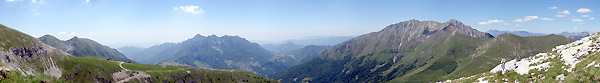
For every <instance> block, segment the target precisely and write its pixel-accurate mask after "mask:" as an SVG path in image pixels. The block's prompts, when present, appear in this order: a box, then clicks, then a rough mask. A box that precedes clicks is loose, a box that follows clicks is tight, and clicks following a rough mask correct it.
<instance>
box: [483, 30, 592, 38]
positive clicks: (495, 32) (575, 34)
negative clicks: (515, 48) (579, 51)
mask: <svg viewBox="0 0 600 83" xmlns="http://www.w3.org/2000/svg"><path fill="white" fill-rule="evenodd" d="M487 33H490V34H492V35H494V36H498V35H501V34H504V33H510V34H515V35H518V36H523V37H529V36H544V35H546V34H542V33H531V32H527V31H500V30H489V31H487ZM557 35H562V36H565V37H567V38H571V39H576V40H579V39H581V38H583V37H586V36H589V35H590V33H589V32H585V31H584V32H566V31H565V32H562V33H558V34H557Z"/></svg>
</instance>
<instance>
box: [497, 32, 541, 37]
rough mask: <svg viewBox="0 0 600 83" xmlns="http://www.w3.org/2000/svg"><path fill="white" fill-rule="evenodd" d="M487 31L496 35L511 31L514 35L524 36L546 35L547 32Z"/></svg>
mask: <svg viewBox="0 0 600 83" xmlns="http://www.w3.org/2000/svg"><path fill="white" fill-rule="evenodd" d="M487 33H490V34H492V35H494V36H499V35H501V34H504V33H510V34H514V35H518V36H523V37H529V36H544V35H546V34H542V33H530V32H527V31H500V30H489V31H487Z"/></svg>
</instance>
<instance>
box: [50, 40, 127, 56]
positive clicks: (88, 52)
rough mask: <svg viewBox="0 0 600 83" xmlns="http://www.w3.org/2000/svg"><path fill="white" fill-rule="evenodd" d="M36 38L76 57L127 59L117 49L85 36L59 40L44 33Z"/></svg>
mask: <svg viewBox="0 0 600 83" xmlns="http://www.w3.org/2000/svg"><path fill="white" fill-rule="evenodd" d="M38 39H39V40H40V41H42V42H43V43H44V44H46V45H50V46H52V47H54V48H58V49H60V50H62V51H64V52H67V53H69V54H71V55H73V56H77V57H102V58H106V59H114V60H118V61H128V59H127V57H125V55H123V54H121V53H120V52H119V51H117V50H115V49H112V48H110V47H108V46H104V45H102V44H100V43H98V42H96V41H94V40H90V39H86V38H78V37H77V36H75V37H73V38H71V39H69V40H66V41H61V40H59V39H58V38H56V37H54V36H52V35H44V36H42V37H40V38H38Z"/></svg>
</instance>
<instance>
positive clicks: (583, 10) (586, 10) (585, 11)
mask: <svg viewBox="0 0 600 83" xmlns="http://www.w3.org/2000/svg"><path fill="white" fill-rule="evenodd" d="M577 12H579V13H588V12H592V10H590V9H587V8H579V9H577Z"/></svg>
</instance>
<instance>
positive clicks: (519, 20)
mask: <svg viewBox="0 0 600 83" xmlns="http://www.w3.org/2000/svg"><path fill="white" fill-rule="evenodd" d="M539 18H540V17H538V16H525V18H519V19H515V20H513V22H527V21H530V20H533V19H539Z"/></svg>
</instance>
